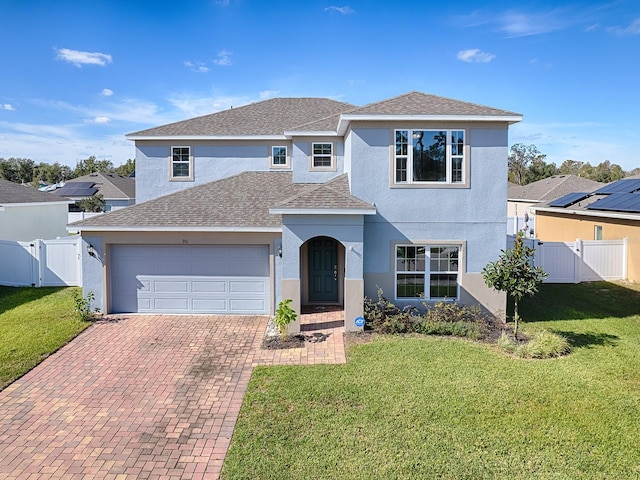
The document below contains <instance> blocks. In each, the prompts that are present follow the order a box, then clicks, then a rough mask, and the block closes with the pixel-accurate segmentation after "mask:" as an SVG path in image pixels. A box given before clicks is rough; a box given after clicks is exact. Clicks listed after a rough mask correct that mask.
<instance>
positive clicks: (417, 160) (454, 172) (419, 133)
mask: <svg viewBox="0 0 640 480" xmlns="http://www.w3.org/2000/svg"><path fill="white" fill-rule="evenodd" d="M464 137H465V132H464V130H412V129H405V130H396V131H395V150H394V183H396V184H424V183H450V184H454V183H464V181H465V178H464V177H465V174H464V169H465V160H466V159H465V139H464Z"/></svg>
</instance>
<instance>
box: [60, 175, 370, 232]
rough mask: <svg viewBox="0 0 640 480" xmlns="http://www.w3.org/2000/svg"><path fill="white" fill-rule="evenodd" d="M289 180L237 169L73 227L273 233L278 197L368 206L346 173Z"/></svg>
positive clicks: (277, 224) (316, 203)
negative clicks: (318, 181)
mask: <svg viewBox="0 0 640 480" xmlns="http://www.w3.org/2000/svg"><path fill="white" fill-rule="evenodd" d="M292 180H293V178H292V174H291V172H273V171H256V172H243V173H239V174H237V175H234V176H231V177H227V178H224V179H222V180H217V181H215V182H211V183H207V184H204V185H198V186H195V187H192V188H188V189H186V190H181V191H179V192H176V193H172V194H170V195H166V196H164V197H159V198H156V199H153V200H149V201H148V202H144V203H139V204H137V205H132V206H130V207H127V208H123V209H120V210H116V211H113V212H110V213H107V214H105V215H100V216H97V217H93V218H90V219H87V220H83V221H81V222H76V223H74V224H73V226H74V227H75V228H78V229H80V230H114V229H115V230H118V229H122V230H127V229H132V230H144V229H149V230H216V229H220V230H226V231H234V230H237V231H242V230H248V231H259V230H274V231H275V230H279V229H280V228H281V225H282V217H281V214H280V213H279V212H277V213H271V212H270V207H271V206H273V205H279V204H281V203H283V202H282V201H283V198H286V199H287V200H286V201H288V202H292V203H291V204H295V205H304V206H305V208H316V207H319V205H320V202H322V201H328V202H333V203H332V205H342V207H343V208H360V209H365V208H369V209H371V208H373V207H372V206H371V205H369V204H367V203H365V202H363V201H362V200H359V199H357V198H356V197H353V196H351V195H350V194H349V185H348V179H347V176H346V175H342V176H341V177H338V178H337V179H335V180H332V181H329V182H327V183H325V184H320V185H318V184H308V183H293V181H292ZM336 197H339V200H336ZM328 208H340V207H339V206H336V207H334V206H330V207H328Z"/></svg>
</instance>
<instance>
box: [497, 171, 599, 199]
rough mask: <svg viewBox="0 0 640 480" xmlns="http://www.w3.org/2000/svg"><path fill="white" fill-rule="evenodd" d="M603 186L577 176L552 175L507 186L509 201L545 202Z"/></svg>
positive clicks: (591, 190)
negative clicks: (522, 183) (530, 181)
mask: <svg viewBox="0 0 640 480" xmlns="http://www.w3.org/2000/svg"><path fill="white" fill-rule="evenodd" d="M603 185H604V184H603V183H600V182H596V181H594V180H589V179H587V178H582V177H578V176H577V175H554V176H552V177H547V178H543V179H542V180H538V181H537V182H532V183H529V184H527V185H515V184H513V185H509V189H508V194H507V197H508V198H509V200H523V201H524V200H531V201H537V202H547V201H551V200H555V199H558V198H560V197H562V196H564V195H567V194H569V193H573V192H593V191H594V190H596V189H598V188H600V187H602V186H603Z"/></svg>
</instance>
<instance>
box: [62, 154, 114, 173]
mask: <svg viewBox="0 0 640 480" xmlns="http://www.w3.org/2000/svg"><path fill="white" fill-rule="evenodd" d="M112 171H113V163H111V160H96V157H95V156H94V155H91V156H90V157H89V158H85V159H84V160H80V161H79V162H78V163H77V164H76V168H74V169H73V172H72V174H71V176H72V178H78V177H82V176H83V175H89V174H90V173H94V172H112Z"/></svg>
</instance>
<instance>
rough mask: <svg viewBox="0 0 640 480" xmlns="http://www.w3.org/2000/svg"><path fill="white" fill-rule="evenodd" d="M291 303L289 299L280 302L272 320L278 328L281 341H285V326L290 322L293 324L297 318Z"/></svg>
mask: <svg viewBox="0 0 640 480" xmlns="http://www.w3.org/2000/svg"><path fill="white" fill-rule="evenodd" d="M291 302H292V300H291V299H290V298H287V299H285V300H282V301H281V302H280V303H279V304H278V309H277V310H276V316H275V317H274V318H273V322H274V323H275V324H276V325H278V327H280V337H281V338H282V340H283V341H286V340H287V325H289V324H290V323H291V322H295V320H296V318H297V316H298V315H297V314H296V312H295V310H294V309H293V308H291V305H289V304H290V303H291Z"/></svg>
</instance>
